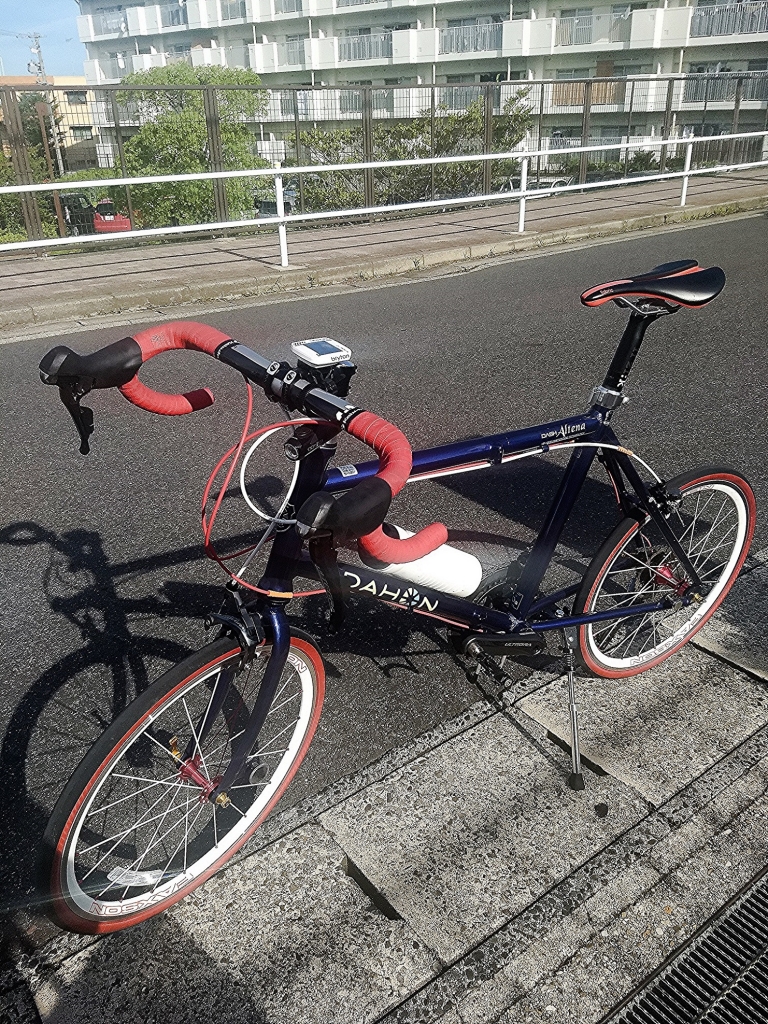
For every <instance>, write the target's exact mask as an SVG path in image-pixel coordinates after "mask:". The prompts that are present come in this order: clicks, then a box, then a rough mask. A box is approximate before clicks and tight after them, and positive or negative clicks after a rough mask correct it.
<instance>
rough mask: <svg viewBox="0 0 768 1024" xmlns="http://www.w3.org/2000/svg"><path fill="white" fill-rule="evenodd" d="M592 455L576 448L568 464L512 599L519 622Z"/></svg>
mask: <svg viewBox="0 0 768 1024" xmlns="http://www.w3.org/2000/svg"><path fill="white" fill-rule="evenodd" d="M599 439H600V438H599V437H597V438H595V440H599ZM596 452H597V449H596V448H577V449H576V450H575V451H574V452H573V453H572V455H571V457H570V459H569V461H568V465H567V467H566V470H565V473H564V474H563V478H562V480H561V481H560V486H559V488H558V490H557V494H556V495H555V499H554V501H553V502H552V505H551V507H550V509H549V512H548V513H547V518H546V519H545V521H544V525H543V526H542V528H541V531H540V532H539V536H538V537H537V539H536V543H535V544H534V545H533V548H532V550H531V552H530V554H529V555H528V558H527V559H526V562H525V565H524V566H523V571H522V572H521V573H520V579H519V580H518V582H517V586H516V588H515V592H514V594H513V595H512V608H511V610H512V611H513V612H514V614H515V615H517V616H518V617H519V618H521V619H524V618H525V616H526V615H527V614H528V611H529V609H530V607H531V605H532V604H533V602H534V600H535V598H536V592H537V590H538V588H539V585H540V584H541V581H542V579H543V578H544V574H545V573H546V571H547V568H548V567H549V563H550V562H551V560H552V555H553V554H554V551H555V548H556V547H557V542H558V541H559V539H560V534H561V533H562V532H563V527H564V526H565V523H566V520H567V519H568V516H569V515H570V513H571V510H572V509H573V506H574V504H575V503H576V499H577V498H578V496H579V492H580V491H581V488H582V486H583V485H584V481H585V480H586V478H587V474H588V473H589V470H590V467H591V465H592V462H593V461H594V458H595V454H596Z"/></svg>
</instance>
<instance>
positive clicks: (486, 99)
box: [483, 82, 493, 195]
mask: <svg viewBox="0 0 768 1024" xmlns="http://www.w3.org/2000/svg"><path fill="white" fill-rule="evenodd" d="M483 152H484V153H492V152H493V87H492V86H491V83H490V82H486V83H485V95H484V96H483ZM490 192H491V161H490V160H483V193H484V194H485V195H490Z"/></svg>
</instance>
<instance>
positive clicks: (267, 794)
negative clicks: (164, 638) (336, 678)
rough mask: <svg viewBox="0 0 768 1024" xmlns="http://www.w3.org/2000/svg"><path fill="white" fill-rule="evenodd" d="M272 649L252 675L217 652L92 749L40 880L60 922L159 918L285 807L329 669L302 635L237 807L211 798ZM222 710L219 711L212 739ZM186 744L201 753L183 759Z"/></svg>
mask: <svg viewBox="0 0 768 1024" xmlns="http://www.w3.org/2000/svg"><path fill="white" fill-rule="evenodd" d="M270 653H271V647H270V645H268V644H265V645H263V646H262V647H260V648H259V649H258V650H257V652H256V654H255V655H254V657H253V658H252V659H251V660H250V661H249V662H248V663H247V664H246V665H245V666H244V667H243V668H242V669H241V668H240V662H241V654H242V652H241V649H240V646H239V645H238V644H237V643H235V642H233V641H232V640H231V639H229V638H221V639H220V640H217V641H215V642H214V643H212V644H209V645H208V646H207V647H205V648H203V649H202V650H201V651H198V652H197V653H196V654H194V655H192V656H191V657H189V658H187V659H185V661H183V662H181V663H180V664H178V665H176V666H175V667H174V668H172V669H171V670H170V671H168V672H166V673H165V675H163V676H161V677H160V679H158V680H157V681H156V682H155V683H153V684H152V686H150V687H149V688H148V689H147V690H146V691H145V692H144V693H143V694H142V695H141V696H140V697H138V698H137V699H136V700H134V701H133V702H132V703H131V704H130V705H129V706H128V707H127V708H126V709H125V711H124V712H123V713H122V714H121V715H120V716H119V717H118V718H117V719H116V720H115V721H114V722H113V724H112V725H111V726H110V727H109V729H108V730H107V731H106V732H105V733H104V734H103V735H102V736H101V737H100V739H99V740H97V742H96V743H95V744H94V745H93V747H92V748H91V749H90V751H89V752H88V754H86V756H85V758H84V759H83V761H82V762H81V763H80V765H79V767H78V768H77V769H76V771H75V773H74V775H73V776H72V778H71V779H70V781H69V783H68V784H67V786H66V788H65V790H64V792H63V793H62V795H61V797H60V799H59V801H58V803H57V804H56V807H55V808H54V811H53V814H52V815H51V819H50V821H49V823H48V827H47V829H46V832H45V836H44V839H43V862H42V871H41V879H42V885H43V887H44V889H45V890H46V894H47V896H48V898H49V899H50V910H51V915H52V917H53V918H54V920H55V921H56V923H57V924H59V925H61V926H62V927H64V928H67V929H69V930H71V931H77V932H89V933H96V932H108V931H115V930H117V929H119V928H125V927H128V926H129V925H133V924H138V923H139V922H140V921H143V920H145V919H146V918H149V917H152V916H154V915H155V914H158V913H160V912H161V911H163V910H165V909H167V908H168V907H170V906H171V905H172V904H174V903H176V902H177V901H178V900H180V899H181V898H182V897H184V896H186V895H187V894H188V893H189V892H191V891H192V890H193V889H195V888H196V887H197V886H198V885H200V884H201V883H202V882H204V881H205V880H206V879H207V878H209V877H210V876H211V875H212V874H213V873H214V872H215V871H217V870H218V869H219V868H220V867H221V866H222V865H223V864H224V863H225V862H226V861H227V860H228V859H229V858H230V857H231V856H232V855H233V854H234V853H235V852H236V851H237V850H238V849H239V848H240V847H241V846H242V845H243V843H245V842H246V840H247V839H248V838H249V836H250V835H251V834H252V833H253V832H254V831H255V829H256V828H257V827H258V826H259V824H260V823H261V822H262V821H263V819H264V818H265V817H266V815H267V814H268V813H269V812H270V810H271V809H272V808H273V807H274V806H275V804H276V803H277V801H278V800H279V798H280V796H281V795H282V793H283V791H284V790H285V788H286V787H287V785H288V783H289V782H290V781H291V779H292V778H293V776H294V774H295V772H296V770H297V768H298V766H299V764H300V763H301V761H302V759H303V757H304V755H305V754H306V752H307V749H308V748H309V744H310V742H311V740H312V736H313V734H314V732H315V729H316V727H317V722H318V719H319V717H320V709H321V706H322V701H323V694H324V680H325V673H324V670H323V664H322V659H321V657H320V654H319V652H318V650H317V649H316V648H315V646H314V644H312V643H311V642H310V641H309V640H308V639H307V640H305V639H298V638H296V637H292V638H291V646H290V650H289V653H288V660H287V661H286V665H285V668H284V669H283V674H282V676H281V678H280V682H279V684H278V687H277V691H276V693H275V697H274V699H273V702H272V706H271V708H270V711H269V714H268V715H267V719H266V721H265V723H264V726H263V727H262V730H261V732H260V734H259V738H258V741H257V746H256V747H255V748H254V750H253V751H252V752H251V754H250V755H249V757H248V760H247V762H246V766H245V769H244V771H243V773H242V775H241V777H240V779H238V780H237V782H236V783H235V784H234V785H233V786H232V787H231V788H230V790H229V792H228V795H229V796H230V798H231V803H230V804H229V805H228V806H217V804H215V803H212V802H211V801H209V800H208V799H207V796H206V791H205V785H206V784H208V783H211V782H215V781H216V778H217V776H218V777H220V776H221V775H222V774H223V772H224V770H225V768H226V766H227V764H228V763H229V761H230V758H231V754H232V748H233V744H235V745H236V741H237V739H238V737H239V736H240V734H241V733H242V730H243V728H244V726H245V723H246V721H247V719H248V716H249V713H250V711H251V709H252V708H253V704H254V701H255V698H256V695H257V694H258V692H259V687H260V684H261V680H262V679H263V676H264V670H265V668H266V665H267V662H268V660H269V655H270ZM214 693H215V695H216V703H215V705H214V703H213V702H214ZM211 706H219V707H220V711H219V712H218V714H217V716H216V718H215V719H214V721H213V725H212V727H211V729H210V731H209V732H208V733H207V736H206V737H205V738H204V739H201V738H200V736H199V728H200V723H201V722H202V720H203V717H204V716H205V715H206V711H207V709H208V708H210V707H211ZM188 744H189V747H188ZM186 749H191V750H193V751H194V752H195V753H194V756H193V757H190V758H188V760H187V761H184V757H185V756H186V755H185V750H186ZM190 763H193V766H194V771H192V770H190V768H189V765H190ZM209 788H210V787H209Z"/></svg>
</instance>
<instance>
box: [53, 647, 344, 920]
mask: <svg viewBox="0 0 768 1024" xmlns="http://www.w3.org/2000/svg"><path fill="white" fill-rule="evenodd" d="M291 648H296V649H298V650H299V651H301V653H302V654H303V655H304V656H305V657H306V659H307V661H308V662H309V664H310V665H311V666H312V667H313V669H314V672H315V698H314V705H313V707H312V714H311V717H310V721H309V727H308V729H307V732H306V734H305V736H304V739H303V741H302V744H301V747H300V748H299V752H298V754H297V756H296V757H295V758H294V760H293V763H292V765H291V767H290V770H289V771H288V772H287V773H286V776H285V778H284V779H283V781H282V782H281V783H280V785H279V786H278V788H277V790H276V791H275V793H274V794H273V796H272V799H271V800H270V801H269V803H268V804H266V805H265V807H264V808H263V810H262V812H261V814H259V816H258V818H257V819H256V820H255V821H254V822H253V823H252V825H251V826H250V827H249V828H248V829H247V830H246V832H245V833H244V834H243V836H242V837H241V838H240V839H239V840H238V842H237V843H236V844H235V845H234V846H231V847H229V848H228V849H227V851H226V853H225V854H224V855H223V856H222V857H220V858H219V860H217V861H216V862H215V863H214V864H212V865H211V867H210V868H208V870H206V871H205V872H203V874H201V875H199V876H198V877H197V878H195V879H194V881H193V882H191V883H190V884H188V885H186V886H184V887H183V888H181V889H179V890H178V892H175V893H173V895H172V896H169V897H168V898H167V899H165V900H162V901H160V902H158V903H156V904H154V905H153V906H150V907H147V908H146V909H144V910H140V911H137V913H135V914H131V915H128V916H121V917H119V918H116V919H115V920H114V921H110V920H108V919H107V920H104V919H102V918H94V917H85V916H82V915H81V914H79V913H76V912H75V911H74V910H73V909H72V907H71V905H70V904H69V902H67V899H66V897H65V895H64V893H63V891H62V887H61V869H62V860H63V858H64V855H65V851H66V848H67V844H68V838H69V835H70V829H71V827H72V824H73V822H74V821H76V820H77V816H78V814H79V812H80V808H81V807H82V805H83V803H84V802H85V801H86V800H88V798H89V796H90V794H91V792H92V791H93V789H94V787H95V786H96V785H97V784H98V783H99V781H100V780H101V777H102V773H103V772H104V770H105V769H106V768H107V766H108V765H110V764H111V763H112V761H113V760H115V759H116V757H117V755H118V753H119V751H120V750H121V749H123V748H124V747H125V744H126V739H127V738H130V737H132V736H134V735H135V734H136V733H137V732H139V731H141V729H142V728H143V727H144V725H145V723H146V720H147V718H148V717H149V716H150V715H152V714H153V713H154V712H155V711H156V710H157V709H158V708H159V707H160V706H161V705H162V704H164V703H165V702H166V701H167V700H168V699H169V698H171V697H173V696H174V695H175V694H176V693H178V692H179V690H182V689H183V688H184V687H185V686H186V685H187V684H188V683H189V682H190V680H191V679H193V678H194V677H195V676H198V675H200V674H201V673H203V672H205V671H207V670H208V669H210V668H213V667H215V666H216V665H219V664H221V662H223V661H226V660H227V659H228V658H230V657H232V654H234V653H236V652H238V651H239V650H240V648H239V646H235V647H233V648H232V650H230V651H228V652H226V653H224V654H222V655H221V656H220V657H217V658H214V659H213V660H212V661H210V662H208V663H207V664H205V665H202V666H201V667H200V668H198V669H195V670H194V671H193V672H191V673H190V674H189V675H188V676H186V677H185V678H184V679H183V680H181V681H180V682H179V683H177V684H176V685H175V686H173V687H172V688H171V689H170V690H168V691H167V692H166V693H165V694H164V695H163V696H162V697H161V698H160V700H158V701H156V702H155V704H154V705H153V706H152V707H151V708H149V709H148V710H147V711H146V712H145V713H144V714H143V715H142V716H141V719H140V720H139V721H138V722H137V723H136V724H135V726H134V728H133V729H132V730H131V732H130V733H126V734H124V735H123V736H122V737H121V738H120V740H119V742H118V743H116V744H115V745H114V747H113V748H112V750H111V751H110V752H109V754H108V755H107V756H106V757H105V758H104V759H103V760H102V762H101V764H100V765H99V767H98V769H97V770H96V771H95V772H94V773H93V775H92V776H91V780H90V782H89V783H88V785H87V786H86V787H85V788H84V789H83V792H82V794H81V796H80V798H79V799H78V801H77V803H76V804H75V806H74V808H73V809H72V812H71V813H70V815H69V817H68V819H67V822H66V824H65V826H64V828H63V829H62V830H61V834H60V838H59V842H58V845H57V847H56V851H55V854H54V857H53V863H52V866H51V875H50V883H51V897H52V903H53V908H54V912H55V915H56V918H57V920H58V921H59V922H60V923H61V924H62V926H63V927H65V928H70V929H71V930H73V931H77V932H84V933H86V934H91V935H103V934H106V933H108V932H115V931H121V930H122V929H124V928H130V927H132V926H133V925H137V924H141V922H142V921H146V920H148V919H149V918H150V917H155V916H156V915H157V914H160V913H162V912H163V911H164V910H167V909H168V908H169V907H172V906H173V905H174V904H175V903H178V902H179V900H182V899H184V897H185V896H188V895H189V893H191V892H192V891H193V890H194V889H196V888H197V887H198V886H200V885H202V884H203V882H206V881H207V880H208V879H209V878H210V877H211V876H212V875H214V874H215V873H216V872H217V871H218V870H219V869H220V868H221V866H222V865H223V864H225V863H226V862H227V861H228V860H229V859H230V858H231V857H233V856H234V855H235V854H236V853H237V851H238V850H239V849H240V848H241V847H242V846H243V845H244V844H245V843H246V842H247V841H248V840H249V839H250V837H251V836H252V835H253V833H254V832H255V831H256V829H257V828H258V827H259V825H260V824H261V823H262V821H263V820H264V819H265V818H266V816H267V815H268V814H269V812H270V811H271V810H272V808H273V807H274V806H275V804H276V803H277V801H278V800H279V799H280V797H281V796H282V795H283V793H284V792H285V790H286V788H287V787H288V785H289V784H290V782H291V780H292V779H293V777H294V775H295V774H296V772H297V771H298V768H299V765H300V764H301V762H302V761H303V760H304V757H305V755H306V753H307V750H308V749H309V745H310V743H311V742H312V738H313V737H314V734H315V730H316V729H317V725H318V722H319V720H320V713H321V711H322V707H323V699H324V697H325V668H324V666H323V661H322V658H321V657H320V653H319V651H318V650H317V649H316V648H315V647H314V646H313V645H312V644H310V643H308V642H307V641H305V640H301V639H299V638H297V637H292V638H291Z"/></svg>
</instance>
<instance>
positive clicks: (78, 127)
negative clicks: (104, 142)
mask: <svg viewBox="0 0 768 1024" xmlns="http://www.w3.org/2000/svg"><path fill="white" fill-rule="evenodd" d="M72 138H73V139H74V141H75V142H89V141H90V140H91V139H92V138H93V128H91V126H90V125H89V124H73V125H72Z"/></svg>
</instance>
